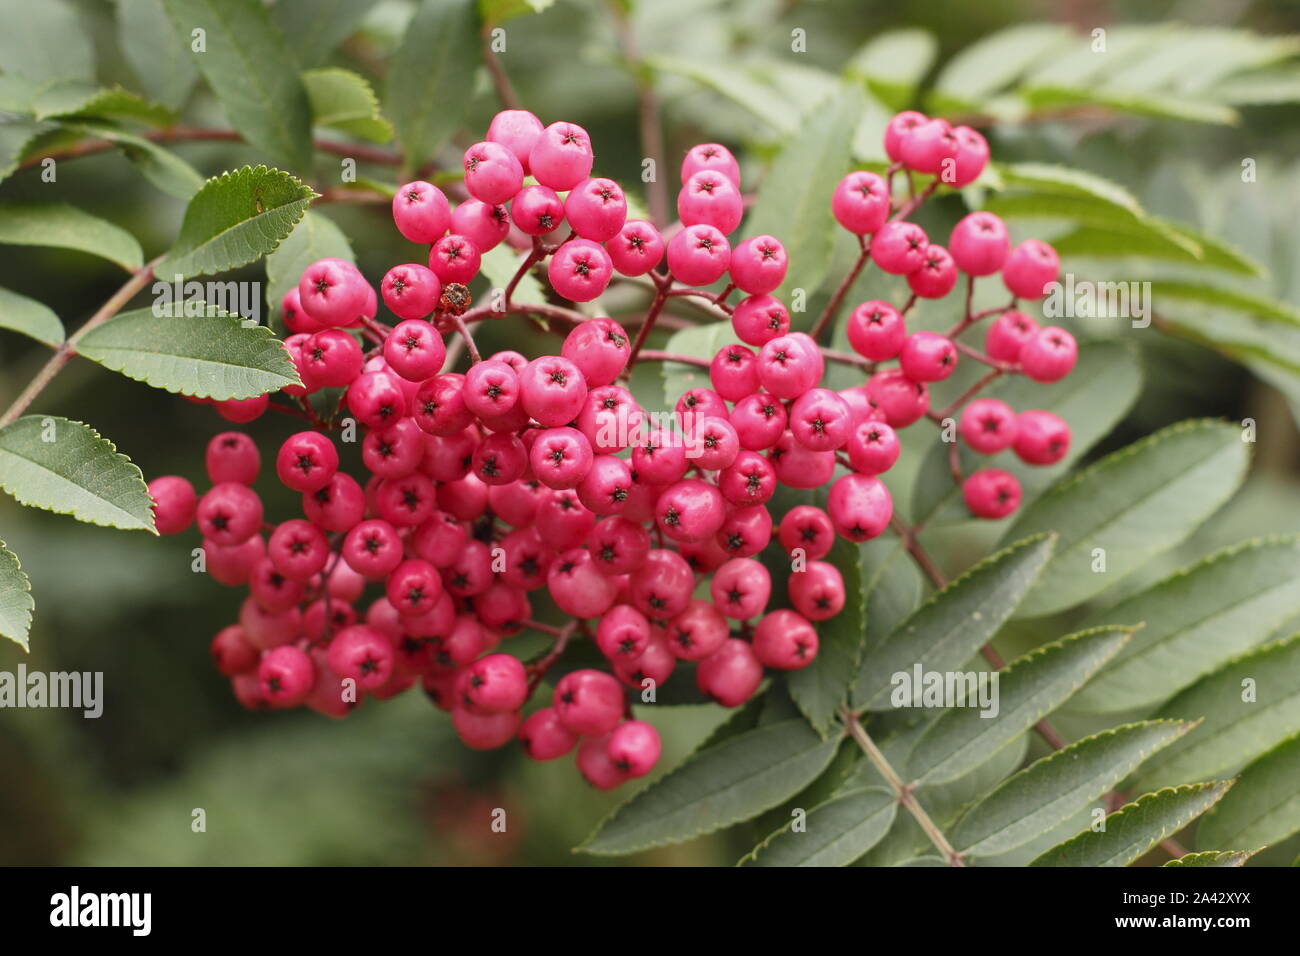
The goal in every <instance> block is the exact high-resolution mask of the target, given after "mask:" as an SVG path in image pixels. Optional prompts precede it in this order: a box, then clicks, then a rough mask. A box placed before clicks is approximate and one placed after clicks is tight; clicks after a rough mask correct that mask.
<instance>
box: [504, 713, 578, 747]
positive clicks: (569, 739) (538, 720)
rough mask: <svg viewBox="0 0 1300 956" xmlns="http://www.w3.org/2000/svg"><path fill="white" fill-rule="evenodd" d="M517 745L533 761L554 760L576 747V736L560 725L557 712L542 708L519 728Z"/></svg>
mask: <svg viewBox="0 0 1300 956" xmlns="http://www.w3.org/2000/svg"><path fill="white" fill-rule="evenodd" d="M519 744H520V746H522V747H523V748H524V753H526V754H527V755H528V756H529V758H531V759H533V760H556V759H558V758H560V757H563V756H564V755H565V754H567V753H569V752H570V751H572V750H573V748H574V747H576V746H577V745H578V735H577V734H575V733H574V732H573V731H572V730H570V729H569V728H568V727H565V726H564V724H563V723H561V721H560V713H559V711H557V710H556V709H555V708H554V707H543V708H542V709H541V710H538V711H535V712H534V713H532V714H530V715H529V716H528V717H527V718H526V719H525V720H524V722H523V724H522V725H521V726H520V728H519Z"/></svg>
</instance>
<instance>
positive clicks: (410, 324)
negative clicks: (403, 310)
mask: <svg viewBox="0 0 1300 956" xmlns="http://www.w3.org/2000/svg"><path fill="white" fill-rule="evenodd" d="M446 357H447V347H446V346H445V345H444V344H443V341H442V336H441V335H439V334H438V330H437V329H435V328H434V327H433V326H432V325H430V324H429V323H428V322H425V321H423V320H422V319H407V320H406V321H405V322H399V323H397V325H396V326H394V327H393V331H391V332H389V333H388V336H387V337H386V338H385V339H384V361H386V362H387V363H388V367H389V368H391V369H392V370H393V371H394V372H396V373H397V374H398V375H400V376H401V377H402V378H404V379H406V380H407V381H408V382H423V381H424V380H425V379H427V378H430V377H431V376H434V375H437V374H438V372H440V371H441V370H442V363H443V360H444V359H446Z"/></svg>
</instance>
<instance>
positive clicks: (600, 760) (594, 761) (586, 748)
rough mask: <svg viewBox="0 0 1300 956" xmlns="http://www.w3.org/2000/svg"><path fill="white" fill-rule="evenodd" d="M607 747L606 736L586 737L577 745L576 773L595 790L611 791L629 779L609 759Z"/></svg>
mask: <svg viewBox="0 0 1300 956" xmlns="http://www.w3.org/2000/svg"><path fill="white" fill-rule="evenodd" d="M608 747H609V735H608V734H602V735H601V736H599V737H588V738H586V739H584V740H583V741H582V743H581V744H579V745H578V759H577V761H576V763H577V766H578V772H579V773H581V774H582V776H583V778H584V779H585V780H586V781H587V782H588V783H589V784H591V785H592V786H593V787H595V788H596V789H597V790H613V789H614V788H615V787H621V786H622V785H623V784H625V783H627V781H628V778H629V775H628V774H626V773H624V772H623V771H622V770H619V769H618V767H617V766H615V764H614V761H613V760H612V759H610V756H609V750H608Z"/></svg>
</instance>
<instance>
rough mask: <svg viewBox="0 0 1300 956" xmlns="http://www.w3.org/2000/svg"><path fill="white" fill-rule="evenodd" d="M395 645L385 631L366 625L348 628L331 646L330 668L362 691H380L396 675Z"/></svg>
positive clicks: (340, 633)
mask: <svg viewBox="0 0 1300 956" xmlns="http://www.w3.org/2000/svg"><path fill="white" fill-rule="evenodd" d="M393 659H394V655H393V645H392V643H391V642H390V641H389V640H388V638H387V637H385V636H384V634H383V632H382V631H379V630H377V629H375V628H373V627H370V626H368V625H365V624H354V625H352V626H351V627H345V628H344V629H343V630H341V631H339V632H338V633H337V634H335V635H334V639H333V640H332V641H330V647H329V657H328V661H329V667H330V670H332V671H333V672H334V673H336V674H338V675H339V677H341V678H343V679H345V680H346V679H348V678H351V679H352V680H354V681H356V684H357V688H358V689H360V690H377V689H378V688H380V687H383V686H384V685H385V684H386V683H388V679H389V678H390V677H392V675H393Z"/></svg>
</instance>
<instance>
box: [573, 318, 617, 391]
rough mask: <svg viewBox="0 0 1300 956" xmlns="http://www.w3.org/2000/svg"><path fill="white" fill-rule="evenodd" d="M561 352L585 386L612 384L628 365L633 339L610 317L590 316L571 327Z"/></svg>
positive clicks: (596, 386) (595, 386)
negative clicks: (574, 368)
mask: <svg viewBox="0 0 1300 956" xmlns="http://www.w3.org/2000/svg"><path fill="white" fill-rule="evenodd" d="M560 354H561V355H563V356H564V357H565V358H566V359H568V360H569V361H570V362H572V363H573V364H574V365H576V366H577V367H578V370H579V371H580V372H582V377H583V379H585V380H586V383H587V386H588V388H599V387H601V386H603V385H611V384H613V382H614V380H615V379H617V378H618V377H619V375H621V374H622V372H623V369H624V368H626V367H627V360H628V357H629V356H630V355H631V354H632V342H631V340H630V339H629V338H628V334H627V332H626V331H625V330H624V329H623V326H621V325H619V324H618V323H617V322H615V321H614V320H613V319H591V320H589V321H587V322H582V323H579V324H578V325H576V326H574V328H573V331H571V332H570V333H569V334H568V335H567V336H566V337H565V339H564V345H563V346H562V347H561V349H560Z"/></svg>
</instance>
